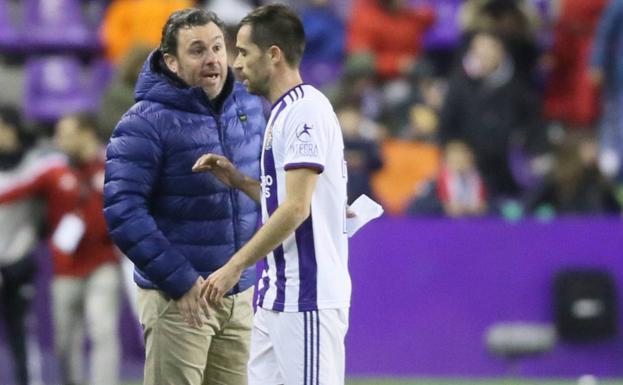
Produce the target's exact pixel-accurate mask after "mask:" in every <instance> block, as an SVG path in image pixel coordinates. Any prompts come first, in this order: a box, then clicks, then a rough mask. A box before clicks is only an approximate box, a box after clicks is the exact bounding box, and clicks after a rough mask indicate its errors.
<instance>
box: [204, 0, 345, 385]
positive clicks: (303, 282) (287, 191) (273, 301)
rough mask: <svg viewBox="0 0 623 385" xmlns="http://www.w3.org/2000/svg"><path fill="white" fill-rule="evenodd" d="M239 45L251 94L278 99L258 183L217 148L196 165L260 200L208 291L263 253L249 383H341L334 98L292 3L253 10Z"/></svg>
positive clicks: (341, 235)
mask: <svg viewBox="0 0 623 385" xmlns="http://www.w3.org/2000/svg"><path fill="white" fill-rule="evenodd" d="M236 46H237V48H238V50H239V53H238V56H237V58H236V61H235V62H234V68H235V69H237V70H238V71H240V73H241V74H242V77H243V79H244V83H245V85H246V86H247V88H248V90H249V91H250V92H251V93H254V94H258V95H263V96H265V97H267V98H268V99H269V100H270V101H271V103H272V104H273V106H272V111H271V115H270V119H269V122H268V124H267V128H266V132H265V137H264V146H263V151H262V173H261V175H262V180H261V183H260V182H259V181H255V180H252V179H251V178H248V177H246V176H244V175H242V174H241V173H240V172H239V171H238V170H236V169H235V168H234V167H233V165H232V164H231V163H230V162H229V161H228V160H227V159H226V158H224V157H223V156H222V155H218V154H206V155H204V156H202V157H201V158H200V159H199V160H198V161H197V163H196V164H195V166H194V170H195V171H210V172H212V173H214V175H215V176H217V177H218V178H219V179H220V180H221V181H223V182H224V183H225V184H227V185H228V186H230V187H233V188H238V189H240V190H241V191H243V192H244V193H246V194H247V195H249V196H251V197H252V198H254V199H255V200H256V201H258V202H260V203H261V207H262V214H263V226H262V227H261V228H260V229H259V230H258V232H257V233H256V234H255V236H254V237H253V238H252V239H251V240H250V241H249V242H248V243H247V244H246V245H245V246H244V247H242V248H241V249H240V251H238V252H237V253H236V254H234V255H233V256H232V257H231V259H230V261H229V262H228V263H227V264H226V265H225V266H223V268H221V269H219V270H217V271H216V272H214V273H213V274H212V275H210V276H209V277H208V279H207V280H206V282H205V284H204V286H203V290H202V293H203V295H205V296H206V297H207V298H208V300H209V301H211V302H215V301H218V300H219V299H220V298H221V297H222V296H223V295H224V294H225V293H227V292H228V291H229V290H230V289H231V288H232V287H233V286H234V284H235V283H236V282H237V281H238V278H239V276H240V273H241V271H242V270H243V269H244V268H245V267H247V266H250V265H253V264H255V263H256V262H257V261H258V260H260V259H261V258H264V257H265V256H266V268H265V270H264V272H263V276H262V278H261V279H260V283H259V298H258V310H257V313H256V315H255V320H254V329H253V334H252V339H251V359H250V361H249V368H248V371H249V384H250V385H278V384H285V385H321V384H322V385H341V384H343V383H344V361H345V357H344V355H345V353H344V337H345V335H346V331H347V329H348V307H349V305H350V291H351V285H350V277H349V274H348V267H347V265H348V262H347V259H348V242H347V235H346V231H345V211H346V180H347V176H346V166H345V163H344V157H343V152H344V144H343V139H342V133H341V130H340V126H339V124H338V121H337V118H336V116H335V113H334V112H333V108H332V107H331V104H330V103H329V101H328V100H327V98H326V97H325V96H324V95H322V93H320V92H319V91H318V90H317V89H315V88H314V87H312V86H310V85H307V84H304V83H303V82H302V79H301V76H300V74H299V63H300V60H301V57H302V55H303V50H304V47H305V34H304V32H303V26H302V24H301V21H300V19H299V17H298V16H297V15H296V14H295V13H294V12H292V11H291V10H290V9H289V8H287V7H285V6H282V5H268V6H263V7H260V8H257V9H256V10H254V11H253V12H251V13H250V14H249V15H247V16H246V17H245V18H244V19H243V20H242V21H241V23H240V28H239V31H238V35H237V42H236Z"/></svg>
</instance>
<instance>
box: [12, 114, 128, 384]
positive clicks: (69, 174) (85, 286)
mask: <svg viewBox="0 0 623 385" xmlns="http://www.w3.org/2000/svg"><path fill="white" fill-rule="evenodd" d="M55 141H56V144H57V145H58V147H59V149H60V150H61V151H62V152H63V153H65V155H66V156H67V159H66V160H65V158H58V159H57V160H55V161H49V162H47V164H46V167H45V168H44V169H41V170H39V171H38V172H37V173H32V174H30V175H28V176H27V177H26V178H24V179H23V180H21V181H20V182H19V183H17V184H16V185H14V186H11V187H10V188H9V189H6V190H3V191H2V192H1V193H0V203H8V202H14V201H16V200H19V199H24V198H30V197H35V196H38V197H41V198H43V199H44V200H45V201H46V203H47V218H46V219H47V223H48V226H49V227H48V229H49V235H50V238H49V241H50V242H49V244H50V248H51V252H52V257H53V262H54V279H53V283H52V307H53V317H54V326H55V345H56V350H57V354H58V358H59V361H60V375H61V383H62V384H80V383H83V382H84V381H83V378H82V369H83V366H82V357H83V346H84V339H83V327H84V325H83V324H84V323H86V329H87V330H88V333H89V337H90V341H91V344H92V345H91V368H90V369H91V370H90V373H91V380H90V381H89V383H90V384H92V385H115V384H117V383H118V366H119V353H120V352H119V344H118V333H117V327H118V325H117V322H118V318H119V317H118V316H119V309H118V308H119V281H120V276H119V268H118V260H117V256H116V253H115V249H114V246H113V243H112V241H111V239H110V238H109V236H108V231H107V228H106V222H105V220H104V215H103V211H102V210H103V208H102V206H103V201H102V188H103V184H104V162H103V157H102V155H103V154H102V148H101V145H100V143H99V141H98V139H97V127H96V124H95V120H94V118H92V117H90V116H87V115H73V116H68V117H66V118H63V119H62V120H60V122H59V123H58V124H57V125H56V132H55Z"/></svg>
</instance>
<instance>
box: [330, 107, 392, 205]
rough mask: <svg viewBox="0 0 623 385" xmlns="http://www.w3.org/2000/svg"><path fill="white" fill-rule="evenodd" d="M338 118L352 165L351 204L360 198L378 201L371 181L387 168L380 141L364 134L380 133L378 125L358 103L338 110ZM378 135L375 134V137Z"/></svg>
mask: <svg viewBox="0 0 623 385" xmlns="http://www.w3.org/2000/svg"><path fill="white" fill-rule="evenodd" d="M337 117H338V119H339V121H340V126H341V127H342V133H343V134H344V157H345V159H346V165H347V166H348V202H349V203H352V202H353V201H354V200H355V199H357V197H359V195H361V194H366V195H367V196H369V197H371V198H374V194H373V193H372V187H371V185H370V178H371V177H372V173H373V172H375V171H377V170H378V169H380V168H381V166H382V165H383V162H382V160H381V157H380V153H379V146H378V144H377V142H376V141H374V140H373V139H371V138H370V137H366V136H365V134H364V133H366V132H374V131H376V130H378V127H377V126H376V124H375V123H374V122H372V121H370V120H368V119H366V118H365V117H364V116H363V115H362V114H361V111H360V110H359V108H358V106H356V105H354V104H346V105H343V106H342V107H340V108H338V109H337ZM373 135H375V134H373Z"/></svg>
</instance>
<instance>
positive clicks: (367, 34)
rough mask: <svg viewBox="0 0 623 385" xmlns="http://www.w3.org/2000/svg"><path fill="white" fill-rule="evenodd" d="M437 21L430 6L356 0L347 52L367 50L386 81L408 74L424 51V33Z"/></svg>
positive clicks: (391, 0) (400, 0) (395, 0)
mask: <svg viewBox="0 0 623 385" xmlns="http://www.w3.org/2000/svg"><path fill="white" fill-rule="evenodd" d="M434 21H435V15H434V13H433V11H432V9H431V8H429V7H421V8H416V9H413V8H411V7H410V6H409V5H408V2H407V1H406V0H357V1H356V2H355V3H354V4H353V9H352V19H351V23H350V26H349V36H348V52H349V53H351V54H352V53H361V52H368V53H371V54H372V55H373V56H374V60H375V67H376V70H377V72H378V74H379V76H380V77H381V79H383V80H388V79H393V78H396V77H400V76H406V75H408V74H409V73H410V72H411V71H412V70H413V67H414V66H415V64H416V62H417V59H418V58H419V56H420V54H421V52H422V40H423V37H424V32H425V31H426V29H427V28H429V27H430V26H431V25H432V24H433V22H434Z"/></svg>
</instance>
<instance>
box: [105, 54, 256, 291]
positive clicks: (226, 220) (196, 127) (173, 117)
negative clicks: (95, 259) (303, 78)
mask: <svg viewBox="0 0 623 385" xmlns="http://www.w3.org/2000/svg"><path fill="white" fill-rule="evenodd" d="M161 63H162V62H161V60H160V59H159V54H158V52H157V51H156V53H154V54H152V55H151V56H150V58H149V59H148V60H147V62H146V63H145V65H144V66H143V69H142V72H141V74H140V76H139V79H138V82H137V85H136V91H135V97H136V101H137V103H136V104H135V105H134V106H133V107H132V108H131V109H130V110H129V111H128V112H127V113H126V114H125V115H124V116H123V117H122V118H121V121H120V122H119V123H118V125H117V127H116V128H115V130H114V132H113V134H112V137H111V140H110V143H109V144H108V148H107V154H106V181H105V186H104V200H105V201H104V213H105V216H106V220H107V222H108V228H109V231H110V235H111V236H112V238H113V240H114V241H115V243H116V244H117V246H119V248H120V249H121V250H122V251H123V252H124V253H125V254H126V255H127V256H128V257H129V258H130V259H131V260H132V261H133V262H134V265H135V267H136V268H135V271H134V280H135V281H136V283H137V284H138V285H139V286H140V287H143V288H157V289H160V290H162V291H164V292H165V293H166V294H167V295H168V296H169V297H171V298H175V299H176V298H179V297H181V296H182V295H183V294H184V293H186V292H187V291H188V290H189V289H190V288H191V287H192V286H193V284H194V283H195V281H196V280H197V278H198V277H199V276H200V275H201V276H203V277H207V276H208V275H209V274H210V273H211V272H213V271H215V270H216V269H218V268H220V267H221V266H223V264H225V262H227V260H228V259H229V258H230V257H231V255H232V254H234V253H235V252H236V251H237V250H238V249H239V248H240V247H241V246H242V245H243V244H244V243H245V242H247V241H248V240H249V239H250V238H251V236H252V235H253V233H254V231H255V229H256V226H257V221H258V207H257V205H256V203H255V202H253V201H252V200H251V199H249V198H248V197H247V196H246V195H245V194H244V193H242V192H239V191H238V190H234V189H228V188H227V187H226V186H225V185H223V184H222V183H221V182H220V181H218V180H217V179H216V178H215V177H214V176H213V175H211V174H209V173H193V172H192V171H191V168H192V166H193V164H194V163H195V161H196V160H197V159H198V158H199V157H200V156H201V155H203V154H205V153H208V152H211V153H216V154H221V155H224V156H226V157H227V158H229V159H230V160H231V161H232V162H233V163H234V164H235V165H236V167H238V169H239V170H240V171H242V172H243V173H244V174H246V175H249V176H251V177H254V178H256V179H259V173H260V166H259V161H260V151H261V142H262V135H263V131H264V127H265V124H266V119H265V112H264V110H265V107H264V104H263V102H262V100H261V99H260V98H258V97H255V96H252V95H250V94H248V93H247V91H246V90H245V88H244V86H243V85H241V84H239V83H236V82H235V81H234V80H233V74H232V73H231V71H230V73H229V74H228V80H227V82H226V84H225V88H224V92H228V93H229V95H228V96H227V98H226V99H225V100H224V102H223V105H222V110H221V113H220V114H214V113H213V112H212V106H211V105H210V103H209V102H208V100H207V98H206V96H205V93H204V92H203V90H202V89H201V88H200V87H193V88H188V87H184V86H183V85H182V84H180V81H179V79H175V77H174V75H173V76H171V74H170V73H169V74H165V72H166V70H163V69H162V68H163V64H161ZM254 283H255V268H254V267H251V268H249V269H247V270H246V271H244V273H243V274H242V277H241V280H240V282H239V283H238V285H237V286H236V287H234V289H233V292H234V293H235V292H239V291H243V290H245V289H246V288H248V287H250V286H251V285H253V284H254Z"/></svg>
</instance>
